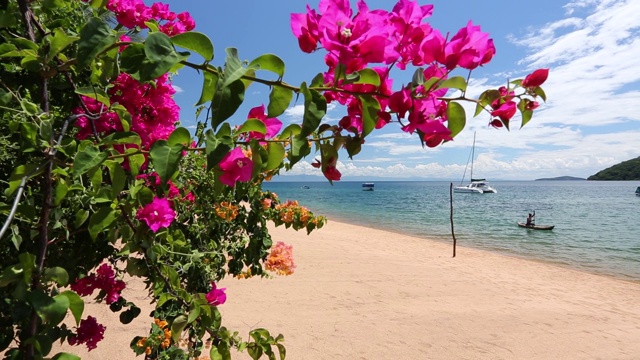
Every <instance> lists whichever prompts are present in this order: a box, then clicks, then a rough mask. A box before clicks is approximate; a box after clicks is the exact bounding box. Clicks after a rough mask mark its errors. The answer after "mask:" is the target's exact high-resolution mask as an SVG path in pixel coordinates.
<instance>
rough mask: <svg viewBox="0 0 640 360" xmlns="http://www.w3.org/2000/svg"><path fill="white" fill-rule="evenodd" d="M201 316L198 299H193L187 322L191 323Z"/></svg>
mask: <svg viewBox="0 0 640 360" xmlns="http://www.w3.org/2000/svg"><path fill="white" fill-rule="evenodd" d="M198 316H200V305H199V304H198V302H197V301H192V302H191V304H190V305H189V316H188V317H187V323H189V324H191V323H192V322H194V321H196V319H197V318H198Z"/></svg>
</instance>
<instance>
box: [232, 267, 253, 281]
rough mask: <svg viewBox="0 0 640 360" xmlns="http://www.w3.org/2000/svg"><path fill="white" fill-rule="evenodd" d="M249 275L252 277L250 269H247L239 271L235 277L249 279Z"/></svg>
mask: <svg viewBox="0 0 640 360" xmlns="http://www.w3.org/2000/svg"><path fill="white" fill-rule="evenodd" d="M251 277H253V274H252V273H251V269H247V271H245V272H241V273H240V274H238V275H236V278H238V279H249V278H251Z"/></svg>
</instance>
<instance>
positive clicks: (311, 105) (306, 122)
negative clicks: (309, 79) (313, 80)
mask: <svg viewBox="0 0 640 360" xmlns="http://www.w3.org/2000/svg"><path fill="white" fill-rule="evenodd" d="M300 92H301V93H302V94H303V95H304V115H303V117H302V131H301V132H300V136H301V137H303V136H304V137H306V136H309V135H311V133H313V132H314V131H315V130H316V129H317V128H318V126H319V125H320V120H322V118H323V117H324V115H325V114H326V113H327V99H326V98H325V97H324V96H323V95H322V94H321V93H320V92H318V91H316V90H313V89H309V88H307V84H306V83H304V82H303V83H302V84H301V85H300Z"/></svg>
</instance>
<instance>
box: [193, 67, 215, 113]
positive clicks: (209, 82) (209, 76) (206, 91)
mask: <svg viewBox="0 0 640 360" xmlns="http://www.w3.org/2000/svg"><path fill="white" fill-rule="evenodd" d="M203 78H204V83H203V84H202V93H201V94H200V100H198V102H197V103H196V105H195V106H198V105H202V104H204V103H206V102H208V101H211V100H212V99H213V95H214V94H215V93H216V86H217V84H218V75H217V74H214V73H212V72H210V71H205V72H204V76H203Z"/></svg>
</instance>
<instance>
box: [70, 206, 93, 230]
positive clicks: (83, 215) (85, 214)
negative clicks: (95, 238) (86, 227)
mask: <svg viewBox="0 0 640 360" xmlns="http://www.w3.org/2000/svg"><path fill="white" fill-rule="evenodd" d="M88 218H89V211H87V210H85V209H79V210H78V211H77V212H76V216H75V220H74V221H73V226H74V227H75V228H76V229H77V228H79V227H80V226H81V225H82V224H84V222H85V221H87V219H88Z"/></svg>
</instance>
